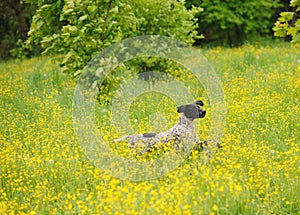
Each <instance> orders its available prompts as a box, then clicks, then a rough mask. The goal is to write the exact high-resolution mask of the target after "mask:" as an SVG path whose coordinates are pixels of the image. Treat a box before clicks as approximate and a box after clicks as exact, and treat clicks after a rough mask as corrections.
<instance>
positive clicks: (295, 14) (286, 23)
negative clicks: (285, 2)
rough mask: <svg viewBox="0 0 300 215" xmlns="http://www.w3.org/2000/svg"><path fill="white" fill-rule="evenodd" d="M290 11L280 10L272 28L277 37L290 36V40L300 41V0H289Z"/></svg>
mask: <svg viewBox="0 0 300 215" xmlns="http://www.w3.org/2000/svg"><path fill="white" fill-rule="evenodd" d="M290 5H291V6H292V7H293V9H294V10H293V11H292V12H282V13H280V17H279V18H278V20H277V22H276V23H275V26H274V28H273V30H274V32H275V33H274V35H275V36H278V37H286V36H291V37H292V42H293V43H296V42H300V0H291V2H290Z"/></svg>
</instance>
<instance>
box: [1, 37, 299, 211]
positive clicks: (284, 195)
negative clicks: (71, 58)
mask: <svg viewBox="0 0 300 215" xmlns="http://www.w3.org/2000/svg"><path fill="white" fill-rule="evenodd" d="M203 53H204V55H205V56H206V57H207V58H208V59H209V61H210V63H211V65H212V66H213V68H214V69H215V71H216V73H217V74H218V76H219V78H220V80H221V82H222V85H223V90H224V94H225V99H226V106H227V115H226V128H225V135H224V137H223V139H222V145H223V147H222V148H220V149H218V151H217V152H216V153H215V154H214V156H213V157H212V158H211V160H210V161H209V162H208V163H205V164H204V163H203V162H199V161H200V160H201V157H202V156H203V155H202V154H201V152H199V151H197V150H194V151H192V154H191V155H190V156H189V157H188V158H187V159H186V162H184V163H183V164H182V165H180V166H179V167H178V168H177V169H176V170H174V171H172V172H170V173H168V174H166V175H165V176H163V177H161V178H158V179H154V180H149V181H141V182H131V181H122V180H120V179H117V178H114V177H111V176H110V175H106V174H103V172H102V171H101V169H98V168H95V167H94V166H93V165H92V164H91V163H90V162H89V160H88V159H87V158H86V157H85V156H84V154H83V153H82V149H81V146H80V144H79V143H78V140H77V137H76V134H75V132H74V130H73V122H72V101H73V100H72V97H73V92H74V88H75V85H76V82H75V81H72V80H69V79H68V78H67V77H66V76H64V75H62V74H61V73H60V70H59V68H58V67H57V66H56V65H55V64H53V63H51V61H50V59H48V58H33V59H29V60H24V61H18V60H16V61H10V62H6V63H1V64H0V71H1V73H0V95H1V100H0V120H1V121H0V122H1V123H0V214H300V133H299V131H300V122H299V118H300V47H299V46H291V45H290V44H287V43H279V44H273V45H272V46H260V45H259V44H257V45H245V46H243V47H240V48H234V49H227V48H214V49H209V50H204V51H203ZM202 93H203V95H202V94H201V95H200V96H201V98H202V96H203V99H204V100H205V103H206V104H207V108H208V110H209V100H208V99H207V97H206V96H205V92H202ZM156 99H157V100H158V103H159V101H163V102H162V103H163V104H166V103H167V100H164V98H161V97H159V96H157V97H156ZM163 104H161V105H162V106H163ZM143 107H144V108H145V109H146V110H151V109H154V108H155V107H153V106H151V104H149V102H148V103H144V106H143ZM139 108H141V107H140V106H139V104H138V102H137V103H134V104H133V107H131V112H132V113H134V112H135V111H136V110H138V109H139ZM166 108H168V107H166ZM101 110H102V109H101ZM172 111H173V110H169V111H165V112H163V111H162V113H161V114H163V115H165V117H166V119H168V120H167V121H170V122H171V124H172V123H173V121H172V120H175V122H176V120H177V118H178V115H176V117H175V118H174V117H173V116H171V115H170V116H168V113H170V114H171V112H172ZM130 117H131V118H132V120H133V121H134V120H135V119H134V117H135V115H134V114H133V115H131V116H130ZM154 117H155V116H154ZM148 118H149V117H148ZM150 118H151V117H150ZM138 120H139V119H138ZM98 121H99V122H98V124H99V129H100V130H101V133H102V134H103V135H104V136H105V135H106V136H107V137H116V136H118V135H117V134H114V130H113V129H112V128H111V127H110V124H109V123H106V124H105V122H106V121H107V120H106V119H105V118H103V119H100V120H98ZM148 121H149V119H148ZM152 121H154V122H155V120H152ZM101 123H102V124H101ZM103 123H104V124H103ZM201 123H202V124H201V125H202V126H203V125H209V117H207V118H205V119H203V120H202V122H201ZM137 125H141V126H140V127H138V128H136V130H137V131H145V132H146V131H148V129H151V128H153V127H154V128H153V129H154V130H155V126H156V125H155V124H154V125H147V119H146V120H144V121H143V123H142V124H141V123H137ZM151 126H152V127H151ZM157 126H158V125H157ZM164 126H169V125H168V124H164V123H163V125H162V127H164ZM197 132H198V133H199V135H200V137H201V138H203V139H205V135H206V134H205V132H206V131H205V129H204V131H203V132H204V133H203V134H202V133H201V132H200V131H197ZM123 149H124V150H126V147H123Z"/></svg>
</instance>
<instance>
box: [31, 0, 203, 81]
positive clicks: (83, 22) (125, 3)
mask: <svg viewBox="0 0 300 215" xmlns="http://www.w3.org/2000/svg"><path fill="white" fill-rule="evenodd" d="M31 2H33V3H35V4H38V10H37V11H36V14H35V15H34V17H33V23H32V25H31V28H30V31H29V40H28V42H27V44H30V43H33V42H35V43H41V44H42V47H43V48H44V52H43V53H44V54H62V59H61V66H62V69H63V71H64V72H67V73H70V74H72V75H73V76H75V77H76V76H78V75H79V74H81V72H82V68H83V67H84V66H85V65H86V64H87V62H88V61H89V60H90V59H91V58H92V57H93V55H95V54H96V53H97V52H99V51H101V50H102V49H103V48H105V47H107V46H109V45H111V44H112V43H114V42H117V41H120V40H122V39H124V38H129V37H133V36H137V35H146V34H159V35H164V36H170V37H174V38H176V39H179V40H181V41H183V42H186V43H189V44H192V43H193V42H194V39H195V38H196V37H197V32H196V31H195V29H196V28H197V23H196V22H197V20H196V19H195V18H194V14H195V13H197V12H199V11H200V10H201V9H200V8H192V9H191V10H187V9H186V8H185V5H184V3H185V2H184V1H183V0H179V1H178V0H165V1H160V0H151V1H149V0H96V1H92V0H85V1H83V0H69V1H51V0H44V1H37V0H32V1H31Z"/></svg>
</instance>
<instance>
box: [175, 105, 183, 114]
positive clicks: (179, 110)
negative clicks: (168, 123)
mask: <svg viewBox="0 0 300 215" xmlns="http://www.w3.org/2000/svg"><path fill="white" fill-rule="evenodd" d="M184 107H185V105H182V106H179V107H177V112H178V113H183V111H184Z"/></svg>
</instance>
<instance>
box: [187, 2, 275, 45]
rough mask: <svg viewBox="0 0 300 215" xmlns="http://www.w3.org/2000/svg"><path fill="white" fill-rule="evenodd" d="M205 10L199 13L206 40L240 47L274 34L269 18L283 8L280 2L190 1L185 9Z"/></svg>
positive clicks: (201, 31)
mask: <svg viewBox="0 0 300 215" xmlns="http://www.w3.org/2000/svg"><path fill="white" fill-rule="evenodd" d="M192 5H194V6H201V7H203V9H204V11H203V12H202V13H199V14H197V18H198V24H199V29H198V31H199V32H200V33H204V36H205V41H206V42H207V41H208V42H215V43H219V44H220V43H221V44H222V43H224V44H229V45H239V44H241V43H243V42H244V41H245V40H246V39H248V38H251V37H253V36H256V35H264V34H267V33H269V32H270V31H271V28H272V22H271V21H270V19H271V18H272V17H273V16H274V14H275V13H276V10H275V9H276V8H278V7H280V4H279V0H263V1H261V0H244V1H233V0H187V1H186V6H187V8H190V7H191V6H192Z"/></svg>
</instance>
